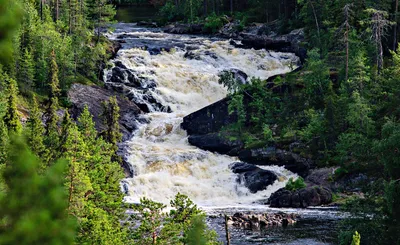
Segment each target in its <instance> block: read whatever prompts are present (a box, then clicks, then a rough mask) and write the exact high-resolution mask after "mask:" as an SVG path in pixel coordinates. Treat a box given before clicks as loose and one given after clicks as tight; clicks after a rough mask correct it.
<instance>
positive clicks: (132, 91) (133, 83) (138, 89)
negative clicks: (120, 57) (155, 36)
mask: <svg viewBox="0 0 400 245" xmlns="http://www.w3.org/2000/svg"><path fill="white" fill-rule="evenodd" d="M114 65H115V66H114V67H113V68H112V69H111V71H110V72H109V73H108V74H107V80H106V83H105V86H106V87H107V88H108V89H111V90H114V91H116V92H118V93H121V94H123V95H125V96H126V97H127V98H129V99H130V100H131V101H133V102H134V103H135V104H136V105H137V106H138V107H139V108H140V109H141V110H142V111H143V112H145V113H148V112H150V111H153V110H156V111H165V112H171V111H172V110H171V108H170V107H169V106H165V105H163V104H162V103H161V102H160V101H159V100H157V98H155V96H153V93H155V89H154V88H155V87H156V86H157V83H156V82H155V81H154V80H152V79H149V78H148V77H146V76H145V75H143V74H140V73H139V72H137V71H134V70H132V69H129V68H127V67H126V66H125V65H124V64H123V63H122V62H121V61H115V62H114Z"/></svg>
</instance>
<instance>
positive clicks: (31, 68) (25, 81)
mask: <svg viewBox="0 0 400 245" xmlns="http://www.w3.org/2000/svg"><path fill="white" fill-rule="evenodd" d="M18 65H19V67H18V72H17V80H18V83H19V87H20V89H21V92H22V93H24V94H28V93H30V92H31V91H32V89H33V86H34V84H35V81H34V78H35V65H34V62H33V57H32V53H31V51H30V50H29V49H28V48H26V49H25V50H24V51H23V53H22V55H20V58H19V61H18Z"/></svg>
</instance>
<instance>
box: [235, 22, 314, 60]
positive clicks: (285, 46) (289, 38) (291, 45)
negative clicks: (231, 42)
mask: <svg viewBox="0 0 400 245" xmlns="http://www.w3.org/2000/svg"><path fill="white" fill-rule="evenodd" d="M240 39H241V41H242V44H243V45H244V46H245V47H248V48H254V49H267V50H275V51H280V52H290V53H295V54H296V55H297V56H298V57H299V58H300V60H301V62H302V63H303V62H304V61H305V58H306V55H307V51H306V49H304V48H303V47H301V42H303V41H304V30H303V29H297V30H293V31H292V32H290V33H289V34H286V35H259V34H253V33H240Z"/></svg>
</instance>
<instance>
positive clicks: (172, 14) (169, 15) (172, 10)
mask: <svg viewBox="0 0 400 245" xmlns="http://www.w3.org/2000/svg"><path fill="white" fill-rule="evenodd" d="M160 15H161V17H162V18H163V19H164V20H165V21H173V20H175V19H176V18H177V16H178V15H179V13H178V10H177V8H176V7H175V5H174V3H173V2H172V1H167V2H166V3H165V5H164V6H163V7H161V9H160Z"/></svg>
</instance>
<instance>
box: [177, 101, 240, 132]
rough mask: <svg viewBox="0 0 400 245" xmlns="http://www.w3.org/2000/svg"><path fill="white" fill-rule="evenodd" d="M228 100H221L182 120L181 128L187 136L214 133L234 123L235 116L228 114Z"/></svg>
mask: <svg viewBox="0 0 400 245" xmlns="http://www.w3.org/2000/svg"><path fill="white" fill-rule="evenodd" d="M229 100H230V99H229V98H225V99H222V100H220V101H217V102H215V103H214V104H211V105H209V106H206V107H204V108H203V109H200V110H198V111H196V112H193V113H192V114H190V115H187V116H186V117H184V118H183V122H182V124H181V127H182V128H183V129H184V130H186V131H187V133H188V134H189V135H205V134H210V133H216V132H218V131H220V130H221V129H222V128H223V127H224V126H227V125H229V124H232V123H234V122H236V119H237V117H236V115H235V114H229V111H228V103H229Z"/></svg>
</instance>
